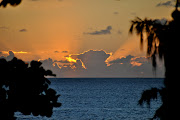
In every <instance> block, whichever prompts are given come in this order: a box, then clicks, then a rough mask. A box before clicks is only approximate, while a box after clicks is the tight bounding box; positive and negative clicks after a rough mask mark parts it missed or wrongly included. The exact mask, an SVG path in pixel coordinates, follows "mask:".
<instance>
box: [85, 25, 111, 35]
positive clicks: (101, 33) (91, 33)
mask: <svg viewBox="0 0 180 120" xmlns="http://www.w3.org/2000/svg"><path fill="white" fill-rule="evenodd" d="M111 30H112V26H107V28H106V29H104V30H99V31H94V32H89V33H85V34H89V35H106V34H111Z"/></svg>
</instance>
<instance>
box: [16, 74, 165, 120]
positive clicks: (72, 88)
mask: <svg viewBox="0 0 180 120" xmlns="http://www.w3.org/2000/svg"><path fill="white" fill-rule="evenodd" d="M50 80H51V82H52V84H51V87H52V88H54V89H55V90H56V91H57V92H58V93H59V94H61V96H60V97H59V101H60V102H61V103H62V106H61V107H60V108H55V109H54V113H53V116H52V117H51V118H47V117H40V116H38V117H33V116H22V115H21V114H20V113H17V114H16V116H17V117H18V120H22V119H23V120H24V119H26V120H27V119H28V120H31V119H33V120H38V119H43V120H44V119H47V120H147V119H148V118H151V117H152V116H153V114H154V111H155V110H156V109H157V108H158V107H159V106H160V105H161V101H160V100H156V101H154V102H152V103H151V104H152V105H151V108H150V109H148V108H147V106H146V105H144V106H143V107H141V106H138V105H137V102H138V100H139V98H140V96H141V93H142V91H143V90H146V89H150V88H151V87H158V88H160V87H162V86H163V79H139V78H131V79H129V78H126V79H124V78H121V79H114V78H113V79H109V78H105V79H104V78H101V79H90V78H89V79H84V78H81V79H57V78H56V79H50Z"/></svg>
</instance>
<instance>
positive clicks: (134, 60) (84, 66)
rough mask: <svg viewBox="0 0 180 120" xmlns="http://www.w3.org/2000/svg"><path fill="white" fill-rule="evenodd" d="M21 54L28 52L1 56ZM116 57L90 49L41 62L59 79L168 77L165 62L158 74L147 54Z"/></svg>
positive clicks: (9, 56)
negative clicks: (60, 58)
mask: <svg viewBox="0 0 180 120" xmlns="http://www.w3.org/2000/svg"><path fill="white" fill-rule="evenodd" d="M17 53H24V52H22V51H20V52H14V51H8V52H7V51H1V52H0V58H5V59H6V60H8V61H9V60H11V59H12V58H13V57H14V56H15V54H17ZM112 56H113V54H112V53H107V52H106V51H104V50H88V51H85V52H83V53H80V54H70V55H66V56H65V59H64V60H53V59H51V58H48V59H45V60H40V61H41V62H42V63H43V64H42V66H43V67H44V68H45V69H50V70H52V71H53V73H55V74H56V75H57V77H59V78H74V77H76V78H89V77H91V78H92V77H93V78H104V77H109V78H114V77H164V67H163V65H161V66H158V67H157V70H156V76H155V74H154V72H153V68H152V64H151V60H149V59H147V58H146V57H137V56H132V55H127V56H124V57H121V58H116V59H110V58H111V57H112ZM26 62H27V61H26Z"/></svg>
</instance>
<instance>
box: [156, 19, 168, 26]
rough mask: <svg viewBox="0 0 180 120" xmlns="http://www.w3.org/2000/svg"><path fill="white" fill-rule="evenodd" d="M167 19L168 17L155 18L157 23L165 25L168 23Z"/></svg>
mask: <svg viewBox="0 0 180 120" xmlns="http://www.w3.org/2000/svg"><path fill="white" fill-rule="evenodd" d="M167 21H168V20H167V19H166V18H162V19H155V20H154V22H155V23H156V24H161V25H165V24H166V23H167Z"/></svg>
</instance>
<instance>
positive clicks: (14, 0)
mask: <svg viewBox="0 0 180 120" xmlns="http://www.w3.org/2000/svg"><path fill="white" fill-rule="evenodd" d="M20 3H21V0H2V1H1V3H0V7H1V6H2V7H6V6H7V5H8V4H10V5H11V6H17V5H19V4H20Z"/></svg>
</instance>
